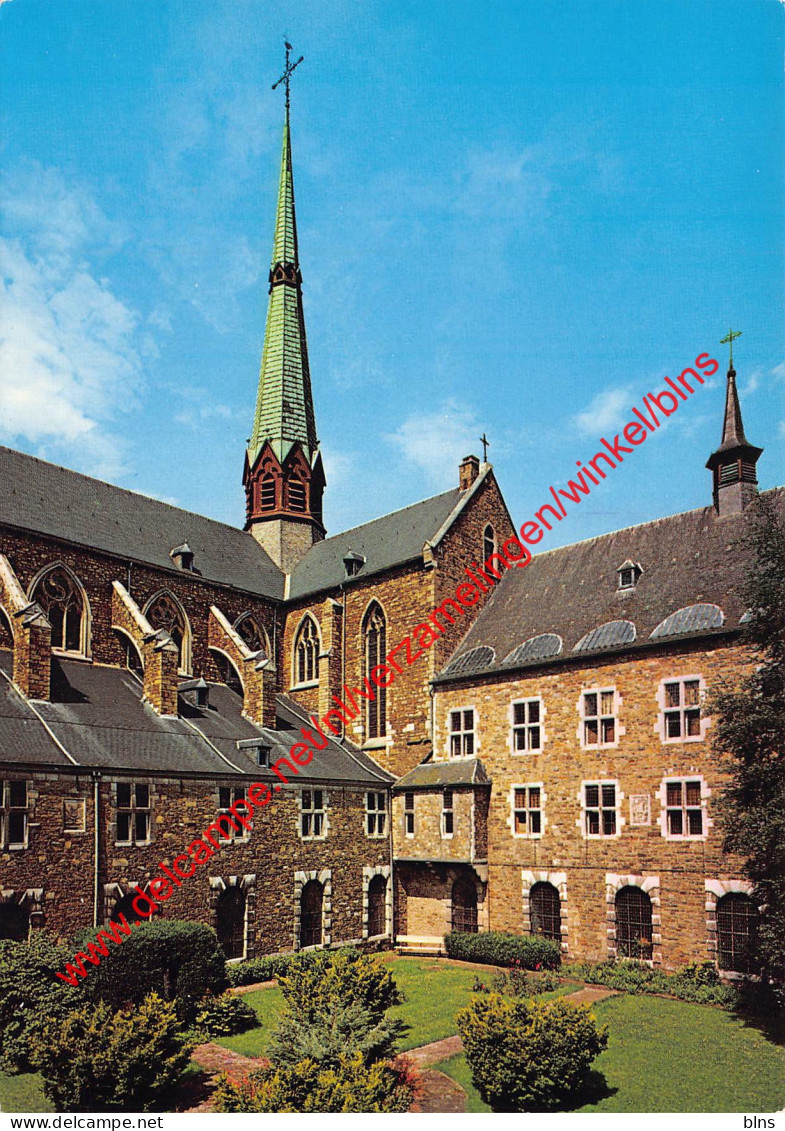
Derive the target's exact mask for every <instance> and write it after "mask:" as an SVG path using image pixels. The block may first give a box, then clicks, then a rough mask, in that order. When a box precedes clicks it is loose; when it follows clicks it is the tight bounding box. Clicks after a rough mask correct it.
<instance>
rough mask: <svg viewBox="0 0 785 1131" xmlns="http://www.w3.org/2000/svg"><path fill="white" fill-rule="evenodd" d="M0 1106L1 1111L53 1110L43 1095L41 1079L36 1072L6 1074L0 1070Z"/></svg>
mask: <svg viewBox="0 0 785 1131" xmlns="http://www.w3.org/2000/svg"><path fill="white" fill-rule="evenodd" d="M0 1108H2V1109H3V1111H4V1112H5V1111H54V1108H53V1107H52V1105H51V1104H50V1102H49V1100H48V1099H47V1098H46V1096H45V1095H44V1087H43V1080H42V1079H41V1077H40V1076H39V1075H38V1073H37V1072H36V1073H32V1072H27V1073H25V1074H24V1075H22V1076H7V1075H6V1074H5V1073H4V1072H0Z"/></svg>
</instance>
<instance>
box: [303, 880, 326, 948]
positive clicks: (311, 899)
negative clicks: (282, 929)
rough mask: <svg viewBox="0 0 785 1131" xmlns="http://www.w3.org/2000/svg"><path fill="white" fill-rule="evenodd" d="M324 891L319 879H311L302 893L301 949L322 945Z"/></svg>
mask: <svg viewBox="0 0 785 1131" xmlns="http://www.w3.org/2000/svg"><path fill="white" fill-rule="evenodd" d="M323 899H324V891H323V889H322V885H321V884H320V883H319V881H318V880H309V881H308V883H307V884H305V886H304V887H303V890H302V894H301V895H300V949H301V950H302V949H303V948H304V947H306V946H321V943H322V902H323Z"/></svg>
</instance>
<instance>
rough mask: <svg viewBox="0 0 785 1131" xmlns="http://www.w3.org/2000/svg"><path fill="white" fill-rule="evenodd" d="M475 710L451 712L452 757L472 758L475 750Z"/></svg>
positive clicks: (465, 708)
mask: <svg viewBox="0 0 785 1131" xmlns="http://www.w3.org/2000/svg"><path fill="white" fill-rule="evenodd" d="M474 731H475V720H474V708H473V707H463V708H461V710H460V711H450V757H451V758H472V757H473V756H474V750H475V746H476V743H475V738H474Z"/></svg>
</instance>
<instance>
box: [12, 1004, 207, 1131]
mask: <svg viewBox="0 0 785 1131" xmlns="http://www.w3.org/2000/svg"><path fill="white" fill-rule="evenodd" d="M34 1053H35V1060H36V1064H37V1065H38V1067H39V1070H40V1072H41V1074H42V1076H43V1078H44V1093H45V1094H46V1096H47V1098H48V1099H49V1100H51V1102H52V1103H53V1104H54V1106H55V1108H56V1109H57V1110H58V1111H88V1112H95V1111H149V1110H150V1109H151V1108H153V1107H155V1106H156V1105H158V1104H159V1103H160V1102H162V1101H163V1100H165V1099H168V1098H169V1093H170V1092H171V1089H172V1087H173V1086H174V1085H175V1084H176V1083H177V1081H178V1080H179V1079H180V1076H181V1075H182V1072H183V1069H184V1068H185V1066H186V1064H187V1063H188V1060H189V1058H190V1055H191V1046H190V1044H189V1043H188V1041H187V1039H186V1037H185V1034H184V1033H183V1030H182V1026H181V1023H180V1021H179V1020H178V1018H177V1013H176V1010H175V1007H174V1004H173V1003H172V1002H167V1001H163V1000H162V999H161V998H160V997H158V995H157V994H150V995H149V996H148V997H146V998H145V999H144V1001H142V1003H141V1004H140V1005H138V1006H135V1007H134V1008H132V1009H127V1010H121V1011H120V1012H118V1013H113V1012H112V1010H111V1009H110V1007H109V1006H108V1005H106V1003H105V1002H99V1003H98V1004H97V1005H83V1006H82V1007H81V1008H80V1009H77V1010H75V1011H74V1012H73V1013H69V1014H68V1016H67V1017H66V1018H65V1019H64V1020H59V1021H52V1022H50V1023H49V1024H48V1025H45V1026H44V1027H43V1028H42V1029H41V1032H40V1034H39V1035H38V1036H37V1037H36V1039H35V1041H34Z"/></svg>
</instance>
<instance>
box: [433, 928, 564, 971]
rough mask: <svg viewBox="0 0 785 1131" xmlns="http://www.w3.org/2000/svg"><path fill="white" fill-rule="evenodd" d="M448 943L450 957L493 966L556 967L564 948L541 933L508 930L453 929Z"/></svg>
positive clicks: (446, 944)
mask: <svg viewBox="0 0 785 1131" xmlns="http://www.w3.org/2000/svg"><path fill="white" fill-rule="evenodd" d="M444 946H445V949H446V951H447V954H448V955H449V956H450V958H459V959H462V960H463V961H464V962H485V963H486V964H487V965H489V966H512V965H513V964H514V963H516V962H517V963H518V965H520V966H522V967H523V968H524V969H526V970H556V969H557V968H558V966H559V964H560V963H561V949H560V947H559V944H558V943H556V942H554V941H553V939H544V938H543V937H542V936H541V935H512V934H509V933H507V932H504V931H485V932H483V933H482V934H476V935H474V934H468V933H466V932H464V931H450V933H449V935H446V936H445V939H444Z"/></svg>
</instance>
